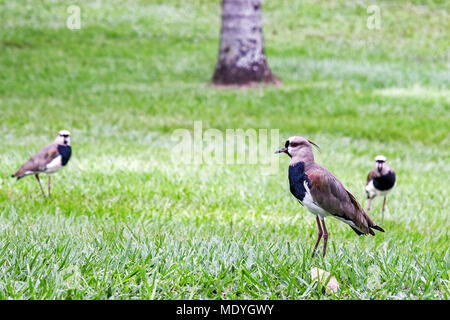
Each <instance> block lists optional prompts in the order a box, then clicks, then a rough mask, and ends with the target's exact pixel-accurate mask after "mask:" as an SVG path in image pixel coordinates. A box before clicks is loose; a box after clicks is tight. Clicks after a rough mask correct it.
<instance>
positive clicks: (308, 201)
mask: <svg viewBox="0 0 450 320" xmlns="http://www.w3.org/2000/svg"><path fill="white" fill-rule="evenodd" d="M303 185H304V186H305V190H306V193H305V197H304V198H303V201H300V200H299V202H300V204H301V205H302V206H304V207H305V208H306V209H307V210H308V211H309V212H311V213H312V214H314V215H315V216H319V217H320V218H322V219H323V218H325V217H326V216H329V215H330V214H329V213H328V212H326V211H325V210H323V209H322V208H321V207H319V206H318V205H317V204H316V203H315V202H314V200H313V198H312V196H311V192H310V190H309V188H308V185H307V183H306V181H305V182H304V183H303Z"/></svg>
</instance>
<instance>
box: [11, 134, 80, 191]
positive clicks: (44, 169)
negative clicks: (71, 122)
mask: <svg viewBox="0 0 450 320" xmlns="http://www.w3.org/2000/svg"><path fill="white" fill-rule="evenodd" d="M71 154H72V148H71V146H70V132H69V131H67V130H61V131H59V133H58V136H57V137H56V139H55V141H54V142H53V143H51V144H49V145H47V146H45V147H43V148H42V149H41V150H39V151H38V152H37V153H36V154H35V155H33V156H32V157H31V158H30V159H29V160H28V161H27V162H25V163H24V164H23V165H22V167H20V169H19V170H17V172H16V173H14V174H13V175H12V176H11V177H13V178H17V180H19V179H22V178H23V177H26V176H29V175H32V174H33V175H34V176H35V177H36V180H37V181H38V183H39V187H40V188H41V191H42V195H43V196H44V198H45V193H44V189H42V185H41V181H40V180H39V174H40V173H46V174H47V175H48V197H49V198H50V195H51V191H50V189H51V175H52V174H53V173H55V172H57V171H58V170H60V169H61V168H62V167H64V166H65V165H66V164H67V162H69V159H70V156H71Z"/></svg>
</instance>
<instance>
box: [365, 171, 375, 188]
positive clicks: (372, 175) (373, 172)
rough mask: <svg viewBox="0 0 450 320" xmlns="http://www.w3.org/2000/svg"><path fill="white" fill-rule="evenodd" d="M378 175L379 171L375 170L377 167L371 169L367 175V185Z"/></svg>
mask: <svg viewBox="0 0 450 320" xmlns="http://www.w3.org/2000/svg"><path fill="white" fill-rule="evenodd" d="M376 176H378V174H377V172H376V171H375V169H373V170H371V171H370V172H369V174H368V175H367V181H366V185H367V184H369V182H370V181H372V179H373V178H375V177H376Z"/></svg>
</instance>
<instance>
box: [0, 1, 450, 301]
mask: <svg viewBox="0 0 450 320" xmlns="http://www.w3.org/2000/svg"><path fill="white" fill-rule="evenodd" d="M376 3H377V4H378V5H379V7H380V9H381V19H382V20H381V30H369V29H368V28H367V27H366V21H367V17H368V14H367V7H368V6H369V5H371V4H373V3H372V1H356V2H354V3H353V2H349V1H326V2H325V1H320V2H319V1H297V0H295V1H294V0H292V1H265V2H264V6H263V11H264V36H265V44H266V53H267V56H268V61H269V64H270V66H271V68H272V71H273V72H274V73H275V74H276V75H277V76H278V77H280V78H281V79H282V81H283V85H282V86H280V87H258V88H253V89H246V90H237V89H226V90H223V89H215V88H213V87H212V86H211V85H210V84H209V81H210V79H211V77H212V73H213V70H214V66H215V63H216V59H217V53H218V45H219V31H220V1H218V0H217V1H212V0H211V1H200V0H198V1H176V0H164V1H158V0H151V1H77V2H76V3H72V2H71V1H49V0H46V1H5V0H0V21H1V28H0V120H1V121H0V299H449V295H450V289H449V287H450V284H449V276H450V269H449V264H450V261H449V260H450V257H449V243H450V242H449V227H450V220H449V209H448V208H449V201H448V194H449V193H450V184H449V178H448V177H449V175H450V164H449V160H450V141H449V127H450V125H449V124H450V86H449V84H450V76H449V58H450V54H449V51H448V44H449V43H450V36H449V33H448V30H450V7H449V3H448V2H446V1H395V2H393V1H377V2H376ZM71 4H77V5H79V6H80V8H81V23H82V25H81V29H80V30H69V29H68V28H67V27H66V20H67V17H68V16H69V14H68V13H67V7H68V6H69V5H71ZM194 121H202V124H203V127H204V129H207V128H217V129H219V130H222V131H223V132H224V131H225V130H226V129H237V128H243V129H248V128H253V129H259V128H267V129H279V130H280V146H281V145H282V144H283V142H284V140H285V139H286V138H287V137H289V136H292V135H303V136H306V137H308V138H310V139H311V140H313V141H315V142H316V143H317V144H319V145H320V146H321V152H316V160H317V161H318V162H319V163H320V164H322V165H324V166H325V167H327V168H328V169H330V171H332V172H334V173H335V174H336V176H337V177H338V178H339V179H340V180H341V181H342V182H343V183H344V184H345V185H346V186H347V187H348V188H349V189H350V190H351V191H352V193H353V194H354V195H355V196H356V198H357V199H358V200H359V201H360V202H361V203H362V205H363V206H365V205H366V204H367V200H366V198H365V192H364V184H365V178H366V175H367V172H368V170H370V168H371V166H372V162H373V158H374V156H375V155H377V154H384V155H386V156H387V158H388V161H389V162H390V164H391V166H392V167H393V168H394V169H395V170H396V172H397V177H398V184H397V188H396V190H395V192H393V194H392V195H391V196H390V197H389V199H388V202H387V212H386V213H385V219H384V222H383V224H382V226H383V228H384V229H385V230H386V233H384V234H383V233H378V234H377V235H376V236H375V237H357V236H356V234H355V233H354V232H353V231H352V230H351V229H350V228H349V227H348V226H346V225H345V224H343V223H341V222H339V221H337V220H332V219H328V220H327V227H328V231H329V233H330V239H329V246H328V252H327V256H326V257H325V258H324V259H323V258H322V257H320V256H317V257H315V258H314V259H311V258H310V255H311V250H312V247H313V245H314V241H315V239H316V235H317V230H316V224H315V219H314V217H313V216H312V215H311V214H310V213H308V212H306V210H305V209H304V208H302V207H301V206H300V205H299V204H298V203H297V201H296V200H295V199H294V198H293V197H292V196H291V195H290V193H289V187H288V180H287V165H288V163H289V159H288V158H287V156H283V155H282V156H280V163H279V169H278V172H277V173H276V174H273V175H264V174H261V168H260V166H258V165H219V166H212V165H207V164H201V165H185V164H182V165H181V164H177V163H174V162H173V161H172V160H171V152H172V146H173V141H171V134H172V133H173V132H174V130H176V129H179V128H185V129H189V130H192V129H193V122H194ZM63 128H64V129H68V130H70V131H71V133H72V147H73V156H72V159H71V161H70V163H69V165H68V166H67V167H66V168H65V169H64V170H61V171H60V172H59V173H58V174H56V175H55V176H54V178H53V180H52V181H53V198H52V199H43V198H42V197H41V195H40V192H39V189H38V185H37V183H36V181H34V179H33V178H27V179H23V180H21V181H19V182H15V181H13V179H11V178H9V176H10V175H11V173H13V172H14V171H15V170H16V169H17V168H18V167H19V166H20V165H21V163H22V162H24V161H25V160H27V159H28V158H29V157H30V156H31V154H33V153H34V152H35V151H37V150H38V149H39V148H40V147H41V146H43V145H45V144H47V143H49V142H50V141H52V140H53V139H54V137H55V135H56V133H57V132H58V130H60V129H63ZM274 156H275V155H274ZM44 177H45V176H44ZM44 181H45V180H44ZM381 202H382V200H381V199H376V200H374V202H373V209H372V211H371V212H370V216H371V217H372V218H373V219H374V220H375V221H380V220H381V214H380V208H381ZM313 266H318V267H319V268H322V269H325V270H327V271H330V272H331V273H332V274H334V275H335V277H336V278H337V280H338V281H339V283H340V286H341V288H340V290H339V291H338V293H336V294H333V295H325V294H323V293H322V290H321V288H318V287H317V285H316V284H315V283H314V281H312V279H311V276H310V269H311V268H312V267H313Z"/></svg>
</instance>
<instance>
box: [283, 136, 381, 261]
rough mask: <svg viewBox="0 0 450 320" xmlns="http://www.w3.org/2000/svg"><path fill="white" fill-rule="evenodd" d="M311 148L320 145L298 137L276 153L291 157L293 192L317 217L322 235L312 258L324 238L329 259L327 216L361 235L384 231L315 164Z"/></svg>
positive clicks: (331, 175)
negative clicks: (343, 223)
mask: <svg viewBox="0 0 450 320" xmlns="http://www.w3.org/2000/svg"><path fill="white" fill-rule="evenodd" d="M311 145H315V146H317V145H316V144H315V143H313V142H312V141H309V140H307V139H305V138H303V137H299V136H294V137H290V138H289V139H288V140H287V141H286V144H285V146H284V148H281V149H280V150H278V151H276V153H282V152H284V153H286V154H287V155H288V156H289V157H291V163H290V165H289V185H290V190H291V193H292V194H293V195H294V197H295V198H297V200H298V201H299V202H300V204H301V205H302V206H303V207H305V208H306V209H307V210H308V211H309V212H311V213H312V214H314V215H315V216H316V221H317V227H318V229H319V233H318V236H317V241H316V244H315V246H314V250H313V253H312V256H313V257H314V254H315V252H316V249H317V246H318V245H319V242H320V239H321V238H322V235H323V239H324V243H323V256H324V257H325V253H326V249H327V241H328V232H327V228H326V226H325V217H328V216H331V217H334V218H336V219H338V220H340V221H342V222H345V223H346V224H348V225H349V226H350V227H351V228H352V229H353V230H354V231H355V232H356V234H358V236H360V235H365V234H371V235H375V233H374V231H373V230H372V229H375V230H378V231H382V232H384V230H383V229H382V228H381V227H379V226H378V225H377V224H376V223H375V222H373V221H372V220H371V219H370V218H369V216H368V215H367V214H366V213H365V212H364V210H363V209H362V208H361V205H360V204H359V203H358V201H357V200H356V199H355V197H354V196H353V195H352V194H351V193H350V192H349V191H348V190H347V189H346V188H345V187H344V185H343V184H342V183H341V182H340V181H339V180H338V179H337V178H336V177H335V176H334V175H333V174H332V173H331V172H329V171H328V170H327V169H325V168H324V167H322V166H320V165H319V164H317V163H316V162H315V161H314V154H313V150H312V146H311ZM321 224H322V227H323V230H322V227H321Z"/></svg>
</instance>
